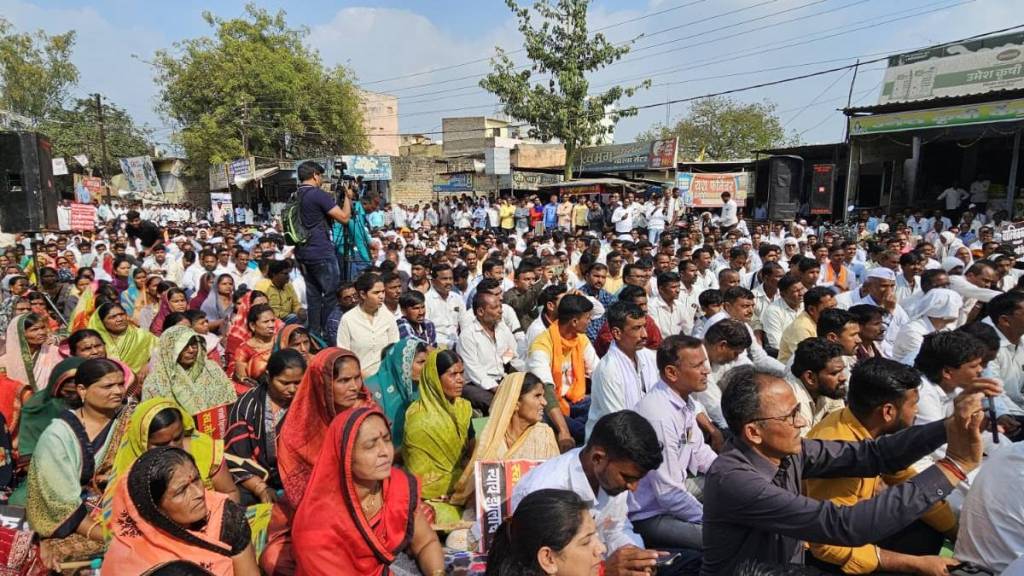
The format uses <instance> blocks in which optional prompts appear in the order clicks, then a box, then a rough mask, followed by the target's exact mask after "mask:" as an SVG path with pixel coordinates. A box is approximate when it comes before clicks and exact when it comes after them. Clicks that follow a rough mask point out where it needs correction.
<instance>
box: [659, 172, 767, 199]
mask: <svg viewBox="0 0 1024 576" xmlns="http://www.w3.org/2000/svg"><path fill="white" fill-rule="evenodd" d="M676 187H678V188H679V191H680V193H681V194H682V196H683V198H684V199H689V201H688V202H687V205H689V206H693V207H694V208H720V207H721V206H722V193H723V192H729V193H730V194H732V199H733V200H734V201H735V202H736V205H737V206H743V205H744V204H746V201H747V192H748V190H749V188H750V172H723V173H706V172H701V173H697V172H681V173H679V174H677V175H676Z"/></svg>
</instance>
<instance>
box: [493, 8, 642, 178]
mask: <svg viewBox="0 0 1024 576" xmlns="http://www.w3.org/2000/svg"><path fill="white" fill-rule="evenodd" d="M552 1H553V2H554V3H552ZM505 3H506V4H507V5H508V7H509V9H511V10H512V12H513V14H515V16H516V18H517V19H518V20H519V31H520V32H521V33H522V34H523V39H524V44H525V48H526V55H527V57H528V58H529V59H530V61H531V64H530V66H529V67H528V68H526V69H524V70H518V69H517V68H516V66H515V65H514V64H513V62H512V60H511V59H510V58H509V57H508V54H506V53H505V51H504V50H502V49H501V48H498V49H497V52H498V54H497V57H496V58H495V59H493V60H492V65H493V67H494V71H493V72H492V73H491V74H488V75H487V76H486V77H485V78H484V79H483V80H481V81H480V86H481V87H482V88H484V89H485V90H487V91H489V92H492V93H493V94H495V95H496V96H498V98H499V99H500V100H501V103H502V106H503V108H504V111H505V113H506V114H508V115H509V116H511V117H513V118H515V119H517V120H520V121H523V122H526V123H527V124H529V125H530V128H529V134H530V136H531V137H532V138H539V139H540V140H542V141H544V142H548V141H550V140H553V139H558V140H561V142H562V145H563V146H564V147H565V177H566V179H569V178H572V164H573V159H574V158H575V156H576V152H577V151H578V150H579V149H580V148H581V147H582V146H586V145H588V144H590V143H591V142H593V141H594V139H595V138H596V137H598V136H602V135H604V134H607V133H608V132H609V130H611V129H613V128H614V126H615V123H616V122H618V120H619V119H620V118H624V117H627V116H633V115H634V114H636V109H635V108H624V109H621V110H615V111H612V112H608V111H609V110H611V109H612V107H613V105H615V104H616V103H617V102H618V101H619V100H620V99H621V98H623V97H629V96H632V95H633V94H634V93H635V92H636V91H637V90H638V89H639V88H646V87H648V86H650V81H649V80H648V81H645V82H644V83H642V84H640V85H638V86H632V87H627V88H623V87H622V86H614V87H612V88H609V89H608V90H605V91H604V92H601V93H600V94H596V95H588V94H587V92H588V90H589V88H590V83H589V81H588V80H587V73H588V72H593V71H595V70H599V69H601V68H604V67H605V66H607V65H609V64H611V63H612V62H615V61H617V60H619V59H620V58H622V56H623V55H624V54H626V53H627V52H629V49H630V46H631V45H632V42H628V43H626V44H623V45H620V46H615V45H613V44H611V43H610V42H608V40H607V39H606V38H605V37H604V35H603V34H601V33H597V34H594V35H593V36H591V35H590V34H589V31H588V28H587V8H588V6H589V4H590V0H537V2H536V3H534V5H533V10H534V11H536V13H537V14H538V15H540V17H541V19H542V20H543V22H542V23H541V24H540V25H539V26H534V25H533V22H532V14H531V9H530V8H523V7H521V6H520V5H519V4H518V3H517V2H516V1H515V0H505ZM541 74H547V75H550V79H549V80H546V81H540V80H538V81H537V82H536V83H535V82H534V81H533V79H534V75H541ZM606 116H607V117H609V119H610V120H611V122H610V123H605V122H602V120H604V119H605V117H606Z"/></svg>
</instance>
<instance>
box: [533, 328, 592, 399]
mask: <svg viewBox="0 0 1024 576" xmlns="http://www.w3.org/2000/svg"><path fill="white" fill-rule="evenodd" d="M588 343H589V340H587V337H586V335H584V334H577V335H576V338H574V339H572V340H563V339H562V335H561V334H560V333H559V332H558V322H557V321H556V322H552V323H551V325H550V326H548V329H547V330H545V331H544V332H543V333H542V334H541V335H540V336H538V337H537V339H536V340H535V341H534V343H533V346H531V347H530V351H531V352H533V351H534V350H540V351H544V352H548V353H549V354H550V355H551V379H552V380H553V381H554V385H555V396H556V397H557V398H558V407H559V408H560V409H561V410H562V414H564V415H566V416H568V415H569V403H570V402H573V403H575V402H579V401H580V400H582V399H583V397H584V396H586V394H587V372H586V366H585V365H584V364H583V351H584V350H585V349H586V347H587V344H588ZM566 353H568V356H569V361H570V362H571V363H572V382H571V383H570V384H569V386H568V389H567V390H566V391H565V392H564V393H563V392H562V390H563V382H562V365H563V363H564V362H565V356H566Z"/></svg>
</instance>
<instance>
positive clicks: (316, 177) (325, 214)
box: [295, 161, 352, 338]
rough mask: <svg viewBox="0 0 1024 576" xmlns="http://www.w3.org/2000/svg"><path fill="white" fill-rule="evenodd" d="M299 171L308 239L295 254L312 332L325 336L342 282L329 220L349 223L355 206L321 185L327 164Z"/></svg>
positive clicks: (307, 165)
mask: <svg viewBox="0 0 1024 576" xmlns="http://www.w3.org/2000/svg"><path fill="white" fill-rule="evenodd" d="M297 173H298V177H299V188H298V190H296V192H295V194H296V196H297V197H298V199H299V212H300V214H301V218H302V225H303V226H304V227H305V228H306V230H307V231H308V233H309V239H308V241H307V242H306V243H305V244H303V245H302V246H299V247H297V248H296V249H295V257H296V259H297V260H298V262H299V269H300V270H301V271H302V277H303V279H304V280H305V281H306V300H307V303H308V309H309V331H310V332H311V333H313V334H315V335H316V336H317V337H318V338H323V336H324V325H325V324H326V323H327V317H328V316H329V315H330V313H331V311H333V310H334V309H335V308H337V307H338V296H337V293H338V285H339V284H340V283H341V269H340V268H339V266H338V257H337V254H336V250H335V246H334V243H333V242H332V241H331V238H330V236H329V235H328V232H327V230H328V221H329V220H334V221H336V222H340V223H341V224H342V225H344V224H347V223H348V221H349V219H350V218H351V216H352V205H351V201H350V200H349V198H348V196H347V195H345V196H344V197H343V198H342V205H341V206H340V207H339V206H338V202H337V201H336V200H335V199H334V196H333V195H331V194H329V193H327V192H325V191H324V190H323V189H322V188H321V185H322V184H323V180H324V178H323V175H324V167H323V166H321V165H320V164H317V163H316V162H312V161H306V162H303V163H302V164H300V165H299V167H298V169H297Z"/></svg>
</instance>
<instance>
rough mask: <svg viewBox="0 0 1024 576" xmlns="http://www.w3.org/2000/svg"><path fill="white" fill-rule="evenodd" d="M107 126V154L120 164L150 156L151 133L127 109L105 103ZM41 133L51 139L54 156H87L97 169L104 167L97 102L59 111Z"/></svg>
mask: <svg viewBox="0 0 1024 576" xmlns="http://www.w3.org/2000/svg"><path fill="white" fill-rule="evenodd" d="M103 124H104V131H105V132H106V137H107V154H108V155H109V156H110V158H111V162H112V163H114V164H116V159H117V158H126V157H129V156H142V155H144V154H148V153H149V136H150V134H149V132H148V131H147V130H145V129H143V128H140V127H139V126H136V124H135V122H134V121H133V120H132V117H131V115H129V114H128V112H127V111H126V110H125V109H124V108H120V107H118V106H116V105H114V104H110V103H108V102H104V103H103ZM39 131H40V132H43V133H44V134H46V135H47V136H49V137H50V142H51V143H52V144H53V155H54V156H73V155H75V154H87V155H88V156H89V162H90V164H91V165H93V166H100V165H101V162H102V154H101V153H100V133H99V124H98V122H97V119H96V101H95V100H93V99H91V98H79V99H76V100H75V101H74V102H73V103H72V104H71V106H69V107H68V108H66V109H62V110H57V111H56V112H54V113H53V114H51V115H50V117H49V118H47V119H46V120H44V121H43V122H41V123H40V125H39Z"/></svg>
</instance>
